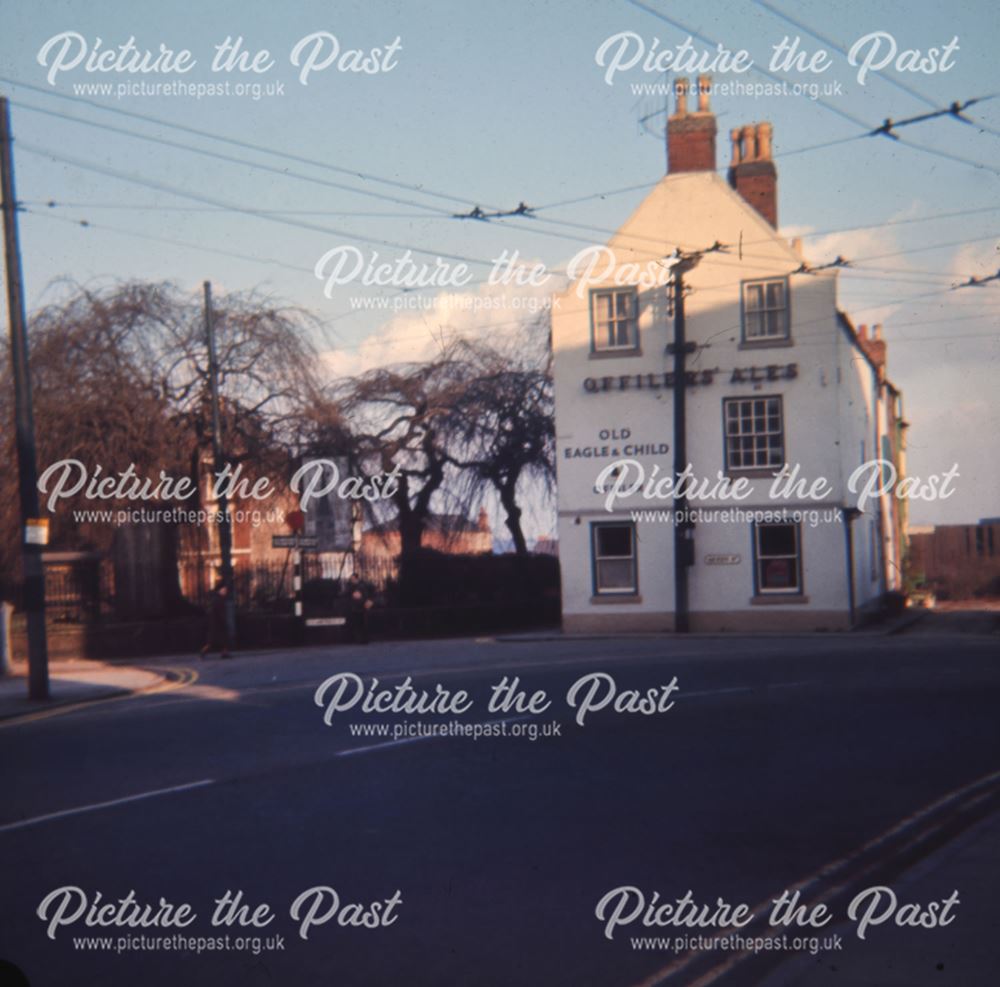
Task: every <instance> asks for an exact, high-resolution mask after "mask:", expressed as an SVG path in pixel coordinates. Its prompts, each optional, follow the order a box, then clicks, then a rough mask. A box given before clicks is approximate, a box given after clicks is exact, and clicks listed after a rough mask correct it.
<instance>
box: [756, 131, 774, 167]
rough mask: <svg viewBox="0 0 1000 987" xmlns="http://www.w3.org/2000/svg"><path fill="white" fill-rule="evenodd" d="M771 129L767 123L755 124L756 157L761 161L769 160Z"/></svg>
mask: <svg viewBox="0 0 1000 987" xmlns="http://www.w3.org/2000/svg"><path fill="white" fill-rule="evenodd" d="M772 129H773V128H772V127H771V125H770V124H769V123H761V124H758V126H757V157H758V158H759V159H760V160H761V161H770V160H771V133H772Z"/></svg>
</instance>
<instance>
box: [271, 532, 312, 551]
mask: <svg viewBox="0 0 1000 987" xmlns="http://www.w3.org/2000/svg"><path fill="white" fill-rule="evenodd" d="M271 548H291V549H294V550H295V551H297V552H318V551H319V538H317V537H316V536H315V535H271Z"/></svg>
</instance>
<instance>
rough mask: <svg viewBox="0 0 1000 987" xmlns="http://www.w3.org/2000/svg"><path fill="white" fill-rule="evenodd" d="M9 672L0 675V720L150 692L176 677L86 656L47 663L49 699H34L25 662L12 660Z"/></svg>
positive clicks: (136, 666) (159, 670) (166, 670)
mask: <svg viewBox="0 0 1000 987" xmlns="http://www.w3.org/2000/svg"><path fill="white" fill-rule="evenodd" d="M11 671H12V674H10V675H5V676H3V677H0V720H9V719H13V718H18V717H23V716H35V715H37V714H38V713H41V712H47V711H50V710H54V709H58V708H61V707H67V706H77V705H80V704H83V703H92V702H97V701H100V700H104V699H112V698H116V697H120V696H129V695H135V694H140V693H145V692H150V691H153V690H155V689H158V688H161V687H163V686H164V685H166V684H167V683H168V682H171V681H176V680H177V679H175V677H174V673H173V672H172V671H170V670H168V669H156V668H150V667H141V666H139V665H122V664H117V663H115V664H111V663H105V662H101V661H88V660H86V659H75V660H72V661H58V662H52V663H50V665H49V692H50V696H51V698H50V699H49V700H47V701H44V700H43V701H37V702H36V701H33V700H31V699H29V698H28V678H27V675H28V669H27V665H26V663H24V662H14V664H13V667H12V670H11Z"/></svg>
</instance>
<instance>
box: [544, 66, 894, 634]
mask: <svg viewBox="0 0 1000 987" xmlns="http://www.w3.org/2000/svg"><path fill="white" fill-rule="evenodd" d="M708 85H709V80H708V79H707V78H705V77H703V78H702V79H699V82H698V92H697V108H693V107H691V108H689V106H688V92H687V82H686V80H680V81H679V82H678V83H677V84H676V97H677V101H676V107H675V111H674V112H673V114H672V115H671V116H670V117H669V120H668V125H667V153H668V160H669V166H668V171H667V174H666V175H665V176H664V177H663V178H662V179H661V180H660V182H659V183H658V184H657V185H656V186H655V187H653V188H652V189H651V190H650V192H649V194H648V195H647V196H646V198H645V199H644V200H643V201H642V203H641V204H640V205H639V207H638V208H637V209H636V210H635V212H633V214H632V215H631V216H630V217H629V218H628V219H627V220H626V222H625V223H624V225H623V226H622V227H621V228H620V229H619V230H618V232H617V233H616V234H615V236H614V237H613V238H612V239H611V240H610V241H609V242H608V244H607V245H606V246H601V247H600V248H595V250H594V251H593V252H592V253H591V254H590V255H588V259H586V260H585V261H583V262H581V264H580V267H579V268H578V269H577V270H576V271H575V272H574V273H573V274H571V276H574V275H576V280H575V281H573V282H571V284H570V286H569V288H568V289H567V290H566V291H565V292H564V293H563V294H561V295H559V296H557V297H556V298H555V299H553V312H552V341H553V350H554V366H555V393H556V437H557V456H558V491H559V495H558V506H559V555H560V561H561V568H562V600H563V624H564V627H565V629H566V630H567V631H611V632H617V631H630V630H636V631H660V630H667V631H669V630H684V629H689V630H692V631H753V630H813V629H816V630H820V629H827V630H835V629H845V628H847V627H850V626H851V625H852V624H854V623H856V622H857V621H859V620H860V619H862V618H863V617H864V615H865V614H866V612H869V611H872V610H874V609H875V608H876V607H877V606H878V605H879V603H880V601H881V600H882V599H883V598H884V596H885V594H886V593H887V592H889V591H892V590H897V589H899V588H900V587H901V583H902V579H901V572H900V564H901V554H902V534H901V533H902V532H903V531H904V530H905V527H904V524H905V518H903V517H902V510H903V505H902V504H901V503H900V501H899V500H897V499H896V498H895V497H894V496H893V495H892V492H891V490H889V491H888V492H886V493H881V494H880V493H877V490H881V489H884V488H885V487H887V486H888V482H887V480H886V477H888V478H889V480H891V471H892V470H896V471H897V473H898V474H899V475H900V476H901V475H902V468H903V445H904V443H903V436H904V429H905V426H906V423H905V422H904V421H903V418H902V403H901V397H900V394H899V392H898V391H897V390H896V389H895V388H894V387H893V385H892V384H891V383H890V382H889V381H888V379H887V378H886V376H885V342H884V341H883V340H882V337H881V327H879V326H876V327H875V328H874V330H873V332H872V334H871V335H870V336H869V334H868V332H867V329H866V327H864V326H859V327H857V328H855V326H854V325H853V324H852V322H851V320H850V319H849V318H848V317H847V316H846V315H845V314H844V313H843V312H841V311H840V310H839V308H838V306H837V273H838V272H837V270H836V268H835V267H825V268H821V269H818V270H816V269H810V268H809V267H808V265H806V264H805V262H804V259H803V257H802V256H801V252H800V247H799V245H798V244H795V243H789V242H788V241H787V240H785V239H783V238H782V237H781V236H779V235H778V232H777V229H776V227H777V174H776V171H775V166H774V162H773V160H772V157H771V125H770V124H768V123H761V124H756V125H752V126H747V127H743V128H740V129H738V130H733V131H732V132H731V140H732V154H733V157H732V163H731V165H730V166H729V169H728V173H727V175H726V177H723V176H722V175H720V174H719V173H718V172H717V170H716V157H715V140H716V123H715V117H714V115H713V114H712V112H711V110H710V107H709V97H708ZM712 248H714V249H712ZM679 258H680V259H681V261H683V262H682V263H678V259H679ZM678 269H680V270H681V271H682V272H683V273H682V274H681V276H680V277H681V278H682V284H683V288H682V291H683V315H682V318H683V331H684V337H683V338H684V341H685V344H686V345H685V346H683V347H681V349H682V350H683V352H684V370H683V380H684V385H685V386H684V388H683V403H684V407H683V422H684V443H685V444H684V446H681V448H682V449H684V452H685V458H684V462H685V463H687V464H689V466H690V469H689V470H688V474H689V477H690V479H689V480H688V483H687V485H686V487H685V492H686V493H688V494H691V495H692V496H689V497H688V499H687V500H686V502H684V503H681V504H675V502H674V500H673V496H672V493H671V488H670V486H668V485H667V484H664V483H663V482H662V481H663V480H664V479H666V480H674V479H675V477H676V470H679V469H682V466H681V464H680V463H675V462H674V449H675V447H676V446H677V442H676V440H677V436H676V435H675V429H674V419H675V414H674V407H675V400H677V399H676V398H675V393H674V392H675V391H676V389H677V368H678V366H679V364H677V363H676V362H675V359H676V358H675V353H676V350H677V347H676V346H675V345H673V344H674V343H675V341H676V340H677V339H678V338H680V337H679V336H678V335H677V332H678V327H677V324H676V320H677V317H678V309H679V308H680V306H679V305H678V299H677V291H676V288H677V285H676V281H677V275H676V272H677V270H678ZM677 417H678V420H681V416H680V415H678V416H677ZM875 460H881V461H882V462H881V463H876V462H873V461H875ZM865 463H869V464H871V465H870V466H869V467H864V465H863V464H865ZM782 470H784V471H785V476H786V477H787V478H789V481H790V482H786V483H784V484H782V485H781V486H779V487H777V488H775V487H774V484H775V482H776V480H779V481H780V480H781V477H780V475H779V474H781V472H782ZM859 470H860V472H858V473H857V475H856V476H855V479H854V484H853V485H854V486H855V487H856V492H854V493H852V492H851V490H850V489H849V487H850V485H851V484H849V480H850V478H851V477H852V474H855V473H856V471H859ZM887 471H888V472H887ZM789 474H791V476H789ZM876 474H877V475H876ZM820 479H822V480H824V481H825V483H822V484H816V481H818V480H820ZM692 484H699V485H700V489H693V488H692ZM727 484H728V490H729V495H730V496H729V497H728V498H727V497H726V496H725V490H726V486H727ZM866 488H868V489H870V490H871V495H870V496H868V497H867V498H860V499H859V496H858V493H859V492H860V491H861V490H864V489H866ZM876 488H877V490H876ZM737 491H739V497H738V499H734V495H735V493H736V492H737ZM859 507H860V508H861V509H860V510H859ZM678 525H679V527H680V530H681V531H682V532H683V533H682V534H680V535H676V536H675V527H677V526H678ZM678 572H679V573H680V574H679V575H678ZM678 584H683V586H684V590H683V596H681V595H679V593H678ZM679 614H680V615H679Z"/></svg>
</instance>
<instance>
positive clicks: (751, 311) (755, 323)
mask: <svg viewBox="0 0 1000 987" xmlns="http://www.w3.org/2000/svg"><path fill="white" fill-rule="evenodd" d="M743 288H744V294H743V299H744V302H743V312H744V325H743V335H744V337H745V338H747V339H775V338H779V339H780V338H784V337H785V336H787V335H788V301H787V291H786V286H785V282H784V280H774V281H760V282H755V283H754V284H747V285H744V286H743Z"/></svg>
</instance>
